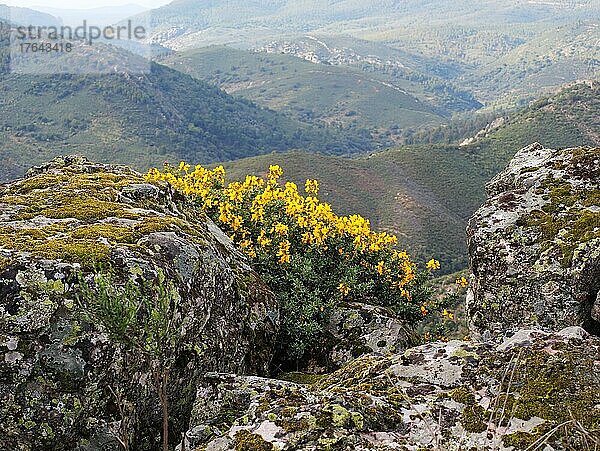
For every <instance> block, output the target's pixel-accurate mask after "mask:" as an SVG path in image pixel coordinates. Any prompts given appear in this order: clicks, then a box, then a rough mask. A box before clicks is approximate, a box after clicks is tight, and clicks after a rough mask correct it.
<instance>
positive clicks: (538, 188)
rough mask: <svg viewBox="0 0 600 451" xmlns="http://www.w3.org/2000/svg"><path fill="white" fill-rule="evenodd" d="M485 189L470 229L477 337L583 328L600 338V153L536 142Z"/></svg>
mask: <svg viewBox="0 0 600 451" xmlns="http://www.w3.org/2000/svg"><path fill="white" fill-rule="evenodd" d="M487 191H488V196H489V198H488V200H487V202H486V203H485V205H483V206H482V207H481V208H480V209H479V210H478V211H477V212H476V213H475V215H474V216H473V218H472V219H471V220H470V222H469V226H468V231H467V234H468V243H469V254H470V259H471V269H472V277H471V286H470V292H469V295H468V298H467V311H468V316H469V318H470V322H471V327H472V328H473V330H474V332H475V333H480V334H484V335H485V336H486V337H493V336H497V335H501V334H502V333H505V332H507V331H515V330H517V329H519V328H523V327H541V328H543V329H547V330H560V329H562V328H564V327H568V326H582V327H584V328H585V329H586V330H588V331H589V332H591V333H594V334H600V303H599V301H598V299H599V298H598V296H599V295H598V293H599V290H600V148H585V147H583V148H574V149H565V150H553V149H546V148H544V147H543V146H541V145H540V144H533V145H531V146H529V147H526V148H524V149H522V150H521V151H519V152H518V153H517V155H516V156H515V157H514V159H513V160H512V161H511V162H510V164H509V165H508V167H507V168H506V169H505V170H504V171H503V172H502V173H500V174H499V175H498V176H497V177H495V178H494V179H493V180H492V181H491V182H490V183H489V184H488V186H487Z"/></svg>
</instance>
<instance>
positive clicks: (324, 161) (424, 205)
mask: <svg viewBox="0 0 600 451" xmlns="http://www.w3.org/2000/svg"><path fill="white" fill-rule="evenodd" d="M599 94H600V87H598V86H594V87H593V88H590V87H589V85H585V84H583V85H577V86H574V87H571V88H568V89H566V90H564V91H563V92H561V93H560V94H558V95H556V96H554V97H551V98H548V99H544V100H541V101H539V102H536V103H535V104H533V105H531V106H530V107H528V108H527V109H525V110H524V111H522V112H520V113H518V114H516V115H514V116H513V117H512V118H511V119H509V121H508V122H507V123H506V125H504V126H503V127H501V128H499V129H497V130H495V131H493V132H491V133H490V134H489V135H488V136H487V137H484V138H482V139H481V140H479V141H477V142H475V143H473V144H471V145H468V146H462V147H461V146H458V145H445V146H442V145H414V146H405V147H402V148H399V149H396V150H389V151H385V152H380V153H376V154H374V155H372V156H370V157H368V158H357V159H352V160H347V159H340V158H336V157H325V156H318V155H311V154H305V153H300V152H293V153H285V154H273V155H265V156H262V157H257V158H250V159H244V160H241V161H236V162H230V163H227V164H226V168H227V169H228V170H229V172H230V176H231V178H232V179H238V178H242V177H243V176H245V175H246V174H252V173H256V174H260V173H263V172H264V171H266V170H267V169H268V166H269V164H274V163H277V164H279V165H281V166H282V167H283V168H284V169H285V170H286V176H287V177H288V179H289V180H292V181H295V182H297V183H302V182H303V180H305V179H306V178H317V179H319V180H321V182H322V190H321V196H322V198H323V199H324V200H327V201H329V202H331V203H332V204H333V205H334V206H335V207H336V209H339V210H341V211H342V212H351V211H356V212H359V213H360V214H362V215H364V216H366V217H368V218H371V219H372V220H373V222H374V224H375V225H376V227H378V228H381V229H384V230H387V231H391V232H394V233H396V234H398V237H399V240H400V245H401V246H403V247H407V248H409V249H410V250H411V251H412V252H413V253H415V254H416V255H417V256H418V257H419V258H421V259H422V260H426V259H428V258H431V257H436V258H439V259H440V260H442V261H443V262H444V264H445V271H448V272H452V271H455V270H459V269H462V268H464V267H465V266H466V264H467V254H466V246H465V244H464V243H465V240H464V238H465V233H464V230H465V227H466V221H467V220H468V218H469V217H470V216H471V215H472V214H473V212H475V210H476V209H477V208H478V207H479V206H480V205H481V204H482V203H483V201H484V200H485V189H484V187H485V184H486V183H487V181H489V180H490V179H491V178H492V177H493V176H494V175H496V174H497V173H498V172H499V171H500V170H502V169H503V168H504V166H505V165H506V164H507V163H508V161H509V160H510V159H511V158H512V156H513V155H514V154H515V153H516V152H517V151H518V150H519V149H521V148H523V147H525V146H527V145H528V144H531V143H532V142H536V141H540V142H542V143H543V144H544V145H547V146H552V147H554V148H560V147H571V146H577V145H594V144H596V145H597V144H598V140H599V137H600V122H599V120H598V118H599V117H600V104H599V101H598V99H599Z"/></svg>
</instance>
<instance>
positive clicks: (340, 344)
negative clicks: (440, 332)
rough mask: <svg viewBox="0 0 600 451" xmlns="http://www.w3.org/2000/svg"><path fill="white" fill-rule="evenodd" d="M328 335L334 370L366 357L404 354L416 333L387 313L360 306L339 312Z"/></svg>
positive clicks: (384, 310) (376, 308)
mask: <svg viewBox="0 0 600 451" xmlns="http://www.w3.org/2000/svg"><path fill="white" fill-rule="evenodd" d="M327 332H328V334H327V335H328V337H329V343H328V348H330V351H329V355H328V363H329V364H330V365H331V366H333V367H334V368H335V369H337V368H340V367H341V366H342V365H344V364H346V363H348V362H350V361H351V360H353V359H355V358H356V357H359V356H361V355H363V354H369V353H373V352H376V353H380V354H384V355H385V354H390V353H395V352H400V351H403V350H405V349H406V348H407V347H409V345H410V344H411V343H412V341H413V340H414V336H413V335H414V332H412V331H411V330H410V329H409V328H408V327H407V326H406V324H404V323H403V322H402V321H401V320H399V319H397V318H395V317H394V316H393V315H391V314H390V313H389V312H388V311H387V310H386V309H384V308H381V307H376V306H372V305H367V304H359V303H352V304H346V305H343V306H340V307H339V308H337V309H336V310H335V311H334V313H333V315H332V317H331V320H330V323H329V326H328V328H327Z"/></svg>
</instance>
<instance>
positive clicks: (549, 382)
mask: <svg viewBox="0 0 600 451" xmlns="http://www.w3.org/2000/svg"><path fill="white" fill-rule="evenodd" d="M599 430H600V339H598V338H596V337H593V336H590V335H589V334H587V333H586V332H585V331H584V330H583V329H581V328H578V327H573V328H570V329H565V330H563V331H561V332H559V333H552V334H550V333H544V332H541V331H535V330H527V331H526V330H522V331H520V332H519V333H518V334H516V335H515V336H513V337H512V338H510V339H508V340H505V341H504V342H503V343H502V344H499V345H492V344H491V343H488V344H482V343H471V342H463V341H451V342H448V343H442V342H438V343H430V344H426V345H423V346H420V347H417V348H412V349H409V350H407V351H406V352H404V353H402V354H396V355H393V356H388V357H384V356H374V355H369V356H363V357H360V358H359V359H357V360H354V361H353V362H352V363H350V364H349V365H347V366H345V367H344V368H342V369H340V370H339V371H337V372H335V373H333V374H331V375H329V376H325V377H323V378H322V379H321V380H319V381H318V382H315V383H313V384H312V385H300V384H295V383H292V382H284V381H278V380H272V379H262V378H258V377H240V376H234V375H224V374H212V375H207V377H206V379H205V380H204V382H203V383H202V385H201V386H200V388H199V389H198V396H197V401H196V405H195V407H194V411H193V415H192V422H191V428H190V430H189V431H188V432H187V434H186V437H187V438H186V443H185V449H186V450H189V451H205V450H211V451H226V450H266V451H269V450H277V449H279V450H306V451H308V450H318V449H332V450H333V449H339V450H350V449H352V450H359V451H360V450H376V449H377V450H394V449H397V450H419V449H438V450H445V451H458V450H471V449H477V450H479V451H487V450H490V451H491V450H497V451H501V450H507V451H508V450H524V449H536V448H535V446H536V445H534V444H537V445H539V444H543V445H544V449H553V450H575V449H588V448H586V446H589V444H593V443H600V435H599ZM179 449H182V447H181V446H180V448H179ZM540 449H541V448H540ZM589 449H592V448H589Z"/></svg>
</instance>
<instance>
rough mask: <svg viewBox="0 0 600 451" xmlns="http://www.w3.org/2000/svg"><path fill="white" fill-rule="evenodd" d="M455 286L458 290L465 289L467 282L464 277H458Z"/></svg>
mask: <svg viewBox="0 0 600 451" xmlns="http://www.w3.org/2000/svg"><path fill="white" fill-rule="evenodd" d="M456 285H458V286H459V287H460V288H467V287H468V286H469V281H468V280H467V278H466V277H459V278H458V279H456Z"/></svg>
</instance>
